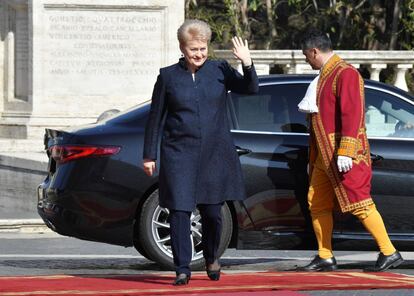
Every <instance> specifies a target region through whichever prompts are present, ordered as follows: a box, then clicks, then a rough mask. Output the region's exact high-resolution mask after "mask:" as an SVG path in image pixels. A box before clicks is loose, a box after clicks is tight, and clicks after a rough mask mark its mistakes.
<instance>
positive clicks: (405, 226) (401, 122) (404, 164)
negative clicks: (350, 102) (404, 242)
mask: <svg viewBox="0 0 414 296" xmlns="http://www.w3.org/2000/svg"><path fill="white" fill-rule="evenodd" d="M365 106H366V107H365V111H366V127H367V134H368V139H369V143H370V147H371V158H372V159H373V164H372V167H373V177H372V182H371V184H372V189H371V194H372V197H373V199H374V201H375V204H376V206H377V208H378V210H379V212H380V213H381V215H382V218H383V220H384V223H385V225H386V228H387V230H388V232H389V233H390V234H391V235H392V234H394V235H402V234H408V233H412V232H413V225H414V215H413V209H414V186H413V184H414V105H413V102H412V101H411V100H410V99H409V98H407V97H404V96H403V95H402V94H401V93H397V92H393V91H392V90H388V89H384V88H381V87H380V86H377V85H374V86H366V87H365ZM341 224H342V225H341V227H342V229H343V232H344V234H347V233H355V232H361V233H366V231H365V230H364V228H363V226H362V224H361V223H360V222H359V221H357V219H356V218H355V217H352V216H351V215H347V217H346V218H345V219H344V220H342V221H341Z"/></svg>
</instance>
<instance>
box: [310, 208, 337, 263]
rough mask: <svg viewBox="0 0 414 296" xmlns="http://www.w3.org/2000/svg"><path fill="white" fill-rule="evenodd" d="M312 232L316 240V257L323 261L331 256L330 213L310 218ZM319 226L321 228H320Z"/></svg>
mask: <svg viewBox="0 0 414 296" xmlns="http://www.w3.org/2000/svg"><path fill="white" fill-rule="evenodd" d="M312 224H313V230H314V231H315V235H316V239H317V240H318V255H319V257H321V258H323V259H328V258H331V257H332V256H333V254H332V228H333V218H332V213H326V214H324V215H318V216H317V217H312ZM321 225H322V226H323V227H321Z"/></svg>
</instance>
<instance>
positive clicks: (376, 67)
mask: <svg viewBox="0 0 414 296" xmlns="http://www.w3.org/2000/svg"><path fill="white" fill-rule="evenodd" d="M385 68H387V64H370V65H369V66H368V70H369V73H370V74H371V75H370V79H372V80H376V81H380V73H381V71H382V69H385Z"/></svg>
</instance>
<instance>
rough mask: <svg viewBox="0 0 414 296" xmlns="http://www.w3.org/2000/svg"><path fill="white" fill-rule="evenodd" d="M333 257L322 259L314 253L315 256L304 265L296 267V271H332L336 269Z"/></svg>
mask: <svg viewBox="0 0 414 296" xmlns="http://www.w3.org/2000/svg"><path fill="white" fill-rule="evenodd" d="M337 269H338V265H336V260H335V257H331V258H328V259H323V258H321V257H319V255H316V256H315V258H313V260H312V261H311V263H309V264H308V265H306V266H302V267H298V268H296V271H333V270H337Z"/></svg>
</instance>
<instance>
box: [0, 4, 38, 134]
mask: <svg viewBox="0 0 414 296" xmlns="http://www.w3.org/2000/svg"><path fill="white" fill-rule="evenodd" d="M0 9H1V11H0V13H1V14H2V18H1V21H2V22H1V37H2V40H4V41H3V45H4V46H3V54H2V55H1V58H2V59H3V60H4V64H3V67H2V68H1V72H2V76H3V79H2V81H3V82H4V84H3V87H2V90H3V96H2V110H1V111H2V113H1V118H0V137H17V138H24V137H26V135H27V133H26V130H25V124H26V123H27V121H28V118H29V117H30V114H31V110H32V105H31V102H29V80H28V78H29V58H28V53H29V40H28V35H29V32H28V31H29V30H28V5H27V0H6V1H2V3H1V6H0Z"/></svg>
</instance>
